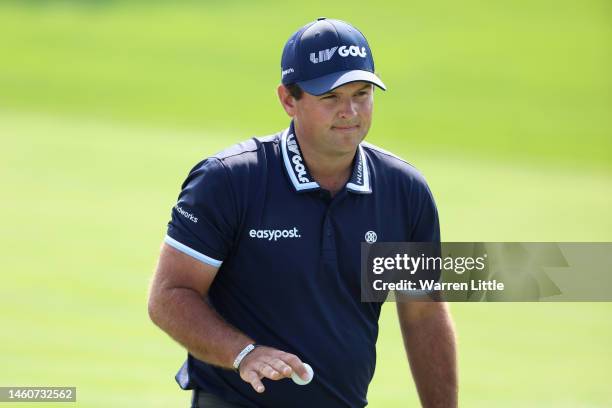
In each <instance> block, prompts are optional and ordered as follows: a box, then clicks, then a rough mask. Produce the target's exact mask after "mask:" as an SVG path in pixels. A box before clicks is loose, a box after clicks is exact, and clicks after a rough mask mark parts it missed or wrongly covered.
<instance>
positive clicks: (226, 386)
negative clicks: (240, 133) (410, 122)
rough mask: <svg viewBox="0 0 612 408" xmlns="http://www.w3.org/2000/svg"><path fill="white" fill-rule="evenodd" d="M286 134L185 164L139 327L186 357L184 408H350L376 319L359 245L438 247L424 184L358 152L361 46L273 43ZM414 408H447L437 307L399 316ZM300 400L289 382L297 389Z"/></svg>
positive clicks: (301, 33) (366, 99) (449, 334)
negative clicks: (364, 286)
mask: <svg viewBox="0 0 612 408" xmlns="http://www.w3.org/2000/svg"><path fill="white" fill-rule="evenodd" d="M281 70H282V84H281V85H280V86H279V87H278V96H279V99H280V102H281V104H282V106H283V108H284V109H285V111H286V112H287V114H288V115H289V116H290V117H291V118H292V121H291V123H290V126H289V128H288V129H286V130H284V131H282V132H279V133H277V134H275V135H272V136H268V137H264V138H255V139H252V140H249V141H247V142H243V143H241V144H238V145H236V146H233V147H231V148H229V149H228V150H226V151H224V152H222V153H219V154H217V155H215V156H213V157H211V158H208V159H206V160H204V161H202V162H200V163H198V164H197V165H196V166H195V167H194V168H193V169H192V170H191V172H190V174H189V176H188V177H187V179H186V180H185V182H184V183H183V186H182V192H181V194H180V196H179V199H178V203H177V204H176V206H175V207H174V208H173V211H172V220H171V221H170V223H169V224H168V234H167V236H166V238H165V243H164V245H163V247H162V251H161V255H160V259H159V265H158V268H157V272H156V274H155V277H154V280H153V283H152V287H151V293H150V299H149V314H150V316H151V319H152V320H153V321H154V322H155V323H156V324H157V325H158V326H159V327H160V328H161V329H162V330H164V331H165V332H167V333H168V334H169V335H170V336H171V337H172V338H174V339H175V340H176V341H178V342H179V343H180V344H182V345H183V346H184V347H185V348H186V349H187V350H188V351H189V354H188V357H187V360H186V362H185V363H184V364H183V366H182V367H181V369H180V370H179V372H178V374H177V375H176V379H177V382H178V383H179V385H180V386H181V387H182V388H183V389H193V390H194V393H193V399H192V406H194V407H199V406H202V407H310V408H311V407H326V408H327V407H363V406H365V405H366V404H367V400H366V394H367V388H368V385H369V383H370V381H371V379H372V376H373V374H374V366H375V358H376V356H375V345H376V338H377V335H378V317H379V314H380V310H381V304H380V303H365V302H361V301H360V244H361V242H364V241H366V240H367V242H374V241H376V240H379V241H427V242H438V241H439V239H440V237H439V225H438V216H437V211H436V207H435V204H434V201H433V198H432V196H431V193H430V191H429V188H428V187H427V185H426V183H425V181H424V179H423V177H422V176H421V175H420V174H419V173H418V172H417V171H416V170H415V169H414V168H413V167H411V166H410V165H409V164H407V163H406V162H404V161H403V160H401V159H399V158H397V157H395V156H393V155H391V154H389V153H387V152H385V151H383V150H380V149H378V148H376V147H374V146H371V145H369V144H365V143H362V140H363V139H364V138H365V136H366V134H367V132H368V130H369V128H370V123H371V118H372V107H373V93H374V86H377V87H379V88H381V89H385V86H384V84H383V83H382V81H381V80H380V79H379V78H378V77H377V76H376V75H375V73H374V62H373V59H372V54H371V51H370V48H369V46H368V43H367V41H366V39H365V38H364V36H363V35H362V34H361V32H360V31H359V30H357V29H356V28H354V27H353V26H351V25H349V24H347V23H345V22H342V21H339V20H332V19H326V18H319V19H318V20H317V21H315V22H312V23H309V24H307V25H306V26H304V27H302V28H301V29H300V30H298V31H297V32H296V33H295V34H294V35H293V36H292V37H291V38H290V39H289V41H288V42H287V43H286V45H285V48H284V50H283V56H282V61H281ZM397 311H398V316H399V320H400V325H401V329H402V333H403V337H404V344H405V347H406V350H407V353H408V356H409V361H410V365H411V369H412V373H413V377H414V379H415V382H416V385H417V388H418V391H419V395H420V398H421V401H422V403H423V405H424V406H427V407H454V406H456V403H457V402H456V400H457V379H456V369H455V365H456V364H455V340H454V334H453V329H452V323H451V320H450V317H449V315H448V312H447V309H446V307H445V305H444V304H443V303H436V302H405V303H397ZM304 363H308V364H310V366H311V367H312V368H313V370H314V377H313V378H312V380H311V382H310V383H309V384H307V385H297V384H296V383H294V382H293V381H291V379H289V378H290V377H291V376H292V374H294V373H295V374H294V375H298V376H299V377H301V378H302V379H303V380H308V379H309V373H308V372H307V370H306V368H305V366H304Z"/></svg>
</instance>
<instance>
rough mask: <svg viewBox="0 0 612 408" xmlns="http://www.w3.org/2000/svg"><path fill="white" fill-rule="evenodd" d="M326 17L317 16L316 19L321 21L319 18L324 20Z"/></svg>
mask: <svg viewBox="0 0 612 408" xmlns="http://www.w3.org/2000/svg"><path fill="white" fill-rule="evenodd" d="M326 18H327V17H319V18H317V21H321V20H325V19H326Z"/></svg>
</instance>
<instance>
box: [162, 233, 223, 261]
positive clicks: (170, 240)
mask: <svg viewBox="0 0 612 408" xmlns="http://www.w3.org/2000/svg"><path fill="white" fill-rule="evenodd" d="M164 242H165V243H166V244H168V245H170V246H171V247H172V248H175V249H178V250H179V251H181V252H183V253H185V254H187V255H189V256H190V257H192V258H195V259H197V260H198V261H200V262H203V263H205V264H207V265H210V266H214V267H215V268H218V267H220V266H221V264H222V263H223V261H218V260H216V259H214V258H211V257H210V256H206V255H204V254H202V253H200V252H198V251H196V250H194V249H191V248H189V247H188V246H187V245H185V244H181V243H180V242H178V241H177V240H176V239H174V238H172V237H171V236H169V235H166V238H164Z"/></svg>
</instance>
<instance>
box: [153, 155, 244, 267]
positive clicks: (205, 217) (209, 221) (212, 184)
mask: <svg viewBox="0 0 612 408" xmlns="http://www.w3.org/2000/svg"><path fill="white" fill-rule="evenodd" d="M235 204H236V202H235V197H234V195H233V191H232V186H231V183H230V179H229V175H228V173H227V170H226V169H225V167H224V166H223V164H222V163H221V162H220V160H219V159H217V158H208V159H206V160H204V161H202V162H200V163H199V164H198V165H196V166H195V167H194V168H193V169H192V170H191V171H190V173H189V175H188V176H187V179H186V180H185V181H184V183H183V185H182V190H181V193H180V194H179V197H178V201H177V203H176V205H175V206H174V207H173V208H172V219H171V220H170V222H169V223H168V232H167V235H166V238H165V239H164V241H165V242H166V244H168V245H170V246H172V247H173V248H175V249H177V250H179V251H181V252H183V253H185V254H187V255H189V256H191V257H193V258H195V259H197V260H199V261H201V262H203V263H206V264H208V265H212V266H215V267H220V266H221V264H222V263H223V260H224V259H225V258H226V256H227V254H228V253H229V251H230V249H231V246H232V243H233V241H234V237H235V234H236V228H237V225H238V220H237V211H236V205H235Z"/></svg>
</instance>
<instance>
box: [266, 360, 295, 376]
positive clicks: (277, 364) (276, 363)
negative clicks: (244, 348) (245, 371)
mask: <svg viewBox="0 0 612 408" xmlns="http://www.w3.org/2000/svg"><path fill="white" fill-rule="evenodd" d="M268 364H270V365H271V366H272V367H273V368H274V369H275V370H276V371H278V372H279V373H281V374H282V375H283V377H291V373H292V372H293V370H292V369H291V367H290V366H289V365H287V363H285V362H284V361H283V360H281V359H279V358H273V359H271V360H270V361H269V362H268Z"/></svg>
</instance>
